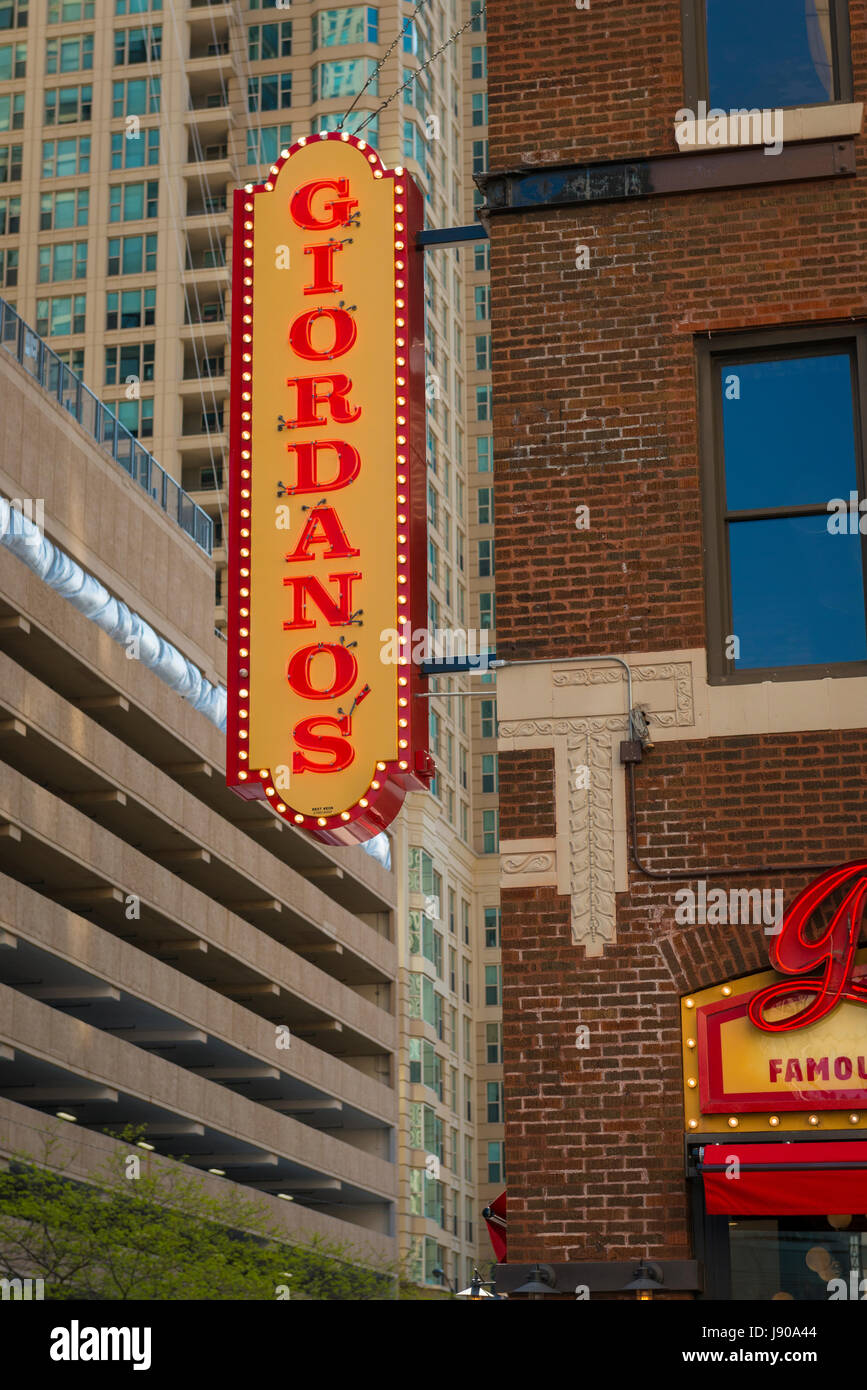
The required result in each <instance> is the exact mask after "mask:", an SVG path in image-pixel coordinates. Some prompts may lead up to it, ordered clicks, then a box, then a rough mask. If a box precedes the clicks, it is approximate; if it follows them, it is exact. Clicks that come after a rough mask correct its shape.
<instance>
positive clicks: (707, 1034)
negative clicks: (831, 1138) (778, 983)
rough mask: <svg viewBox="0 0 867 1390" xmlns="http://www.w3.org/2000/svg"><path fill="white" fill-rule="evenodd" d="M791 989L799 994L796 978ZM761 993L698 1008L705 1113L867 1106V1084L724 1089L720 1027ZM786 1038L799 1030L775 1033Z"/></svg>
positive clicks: (740, 1014) (701, 1101) (752, 992)
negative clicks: (859, 1087)
mask: <svg viewBox="0 0 867 1390" xmlns="http://www.w3.org/2000/svg"><path fill="white" fill-rule="evenodd" d="M792 992H793V993H797V981H796V980H793V981H792ZM758 993H759V988H756V989H754V990H750V991H749V992H748V993H745V994H738V995H735V996H734V997H733V998H726V999H720V1000H716V1001H715V1002H712V1003H710V1004H701V1005H699V1007H698V1008H697V1009H696V1020H695V1026H696V1041H697V1051H698V1078H699V1105H700V1109H701V1113H702V1114H707V1115H714V1114H736V1113H737V1112H738V1111H740V1112H742V1113H748V1112H753V1111H760V1112H766V1111H771V1112H774V1113H775V1112H777V1111H790V1110H791V1111H803V1110H805V1109H813V1110H842V1109H846V1108H849V1109H858V1108H861V1109H864V1108H865V1107H867V1084H865V1087H864V1089H863V1090H860V1091H859V1090H854V1089H850V1090H847V1091H840V1090H827V1091H819V1090H811V1091H804V1092H801V1093H800V1094H799V1093H797V1092H795V1091H787V1092H785V1093H784V1094H780V1092H778V1091H777V1092H771V1091H747V1092H740V1091H729V1092H727V1091H726V1090H725V1088H724V1083H723V1070H722V1046H721V1030H722V1025H723V1023H726V1022H729V1021H730V1020H732V1019H735V1018H742V1017H744V1015H746V1014H747V1012H748V1009H749V1005H750V1000H751V999H752V998H753V997H754V996H755V995H756V994H758ZM774 1036H776V1037H777V1038H779V1040H780V1042H781V1043H782V1040H783V1039H789V1038H796V1037H797V1036H798V1034H797V1033H785V1032H783V1033H779V1034H775V1035H774Z"/></svg>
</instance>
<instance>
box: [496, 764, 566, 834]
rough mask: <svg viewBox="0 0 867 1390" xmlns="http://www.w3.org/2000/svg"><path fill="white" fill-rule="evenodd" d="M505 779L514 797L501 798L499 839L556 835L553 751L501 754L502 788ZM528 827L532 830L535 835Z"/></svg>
mask: <svg viewBox="0 0 867 1390" xmlns="http://www.w3.org/2000/svg"><path fill="white" fill-rule="evenodd" d="M503 778H505V779H506V781H507V782H508V785H509V787H510V788H512V789H513V791H514V796H510V797H502V798H501V803H500V839H501V840H517V839H542V838H543V836H547V835H554V834H555V833H556V825H555V819H556V818H555V815H554V750H553V749H552V748H542V749H527V750H526V751H522V752H516V753H501V754H500V783H501V785H502V781H503ZM528 826H532V827H533V829H532V833H531V832H530V831H529V830H528V829H527V827H528Z"/></svg>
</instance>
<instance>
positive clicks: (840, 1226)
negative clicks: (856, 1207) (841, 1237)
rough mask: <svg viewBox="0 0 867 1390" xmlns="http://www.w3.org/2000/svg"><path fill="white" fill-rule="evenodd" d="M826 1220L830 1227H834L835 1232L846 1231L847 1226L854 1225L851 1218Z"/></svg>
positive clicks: (842, 1217) (843, 1217)
mask: <svg viewBox="0 0 867 1390" xmlns="http://www.w3.org/2000/svg"><path fill="white" fill-rule="evenodd" d="M825 1220H826V1221H827V1222H828V1225H829V1226H833V1227H834V1230H835V1231H845V1229H846V1227H847V1226H851V1225H852V1218H851V1216H827V1217H826V1218H825Z"/></svg>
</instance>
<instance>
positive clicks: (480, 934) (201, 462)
mask: <svg viewBox="0 0 867 1390" xmlns="http://www.w3.org/2000/svg"><path fill="white" fill-rule="evenodd" d="M416 11H417V12H416ZM462 28H464V32H463V33H462V34H461V35H460V37H458V38H457V39H456V40H455V41H454V42H449V40H450V38H451V36H452V35H454V34H456V33H457V31H458V30H460V29H462ZM441 48H442V49H443V51H442V52H441V53H440V54H439V56H436V57H434V55H435V54H436V53H437V51H438V50H439V49H441ZM380 63H382V66H381V67H379V68H378V65H379V64H380ZM377 69H378V70H377ZM398 89H402V90H400V91H398ZM389 98H392V99H391V100H388V99H389ZM386 101H388V104H385V105H384V104H383V103H386ZM350 108H352V109H351V111H350ZM380 108H382V109H380ZM341 120H345V128H346V129H348V130H351V131H355V132H357V133H358V134H360V135H361V137H362V138H364V139H366V140H368V141H369V142H370V143H371V144H372V145H374V146H375V147H376V148H377V149H378V150H379V151H380V152H381V154H382V156H383V158H384V159H385V160H387V161H388V162H389V163H390V164H403V165H405V166H406V167H407V168H408V169H409V170H410V172H411V173H412V175H413V177H414V178H415V179H416V180H417V182H418V183H419V185H420V187H421V188H422V190H423V192H424V197H425V207H426V223H427V225H428V226H429V227H437V228H439V227H452V226H456V225H465V224H468V223H470V222H472V221H473V219H474V213H475V209H476V207H477V206H478V204H479V201H480V195H479V194H478V192H477V191H476V190H475V188H474V185H473V182H472V175H473V173H478V172H480V171H482V170H483V169H484V168H485V167H486V165H487V96H486V16H485V8H484V4H483V0H427V3H426V4H423V5H422V6H411V5H409V4H407V3H395V0H391V3H389V4H379V5H373V6H371V5H353V6H343V7H337V8H335V7H334V6H328V5H327V4H323V3H321V0H313V3H308V2H307V0H303V2H302V0H296V2H295V3H289V0H286V3H284V4H279V3H277V0H250V3H249V4H242V3H231V4H229V3H214V4H202V3H199V2H198V0H190V3H186V4H184V3H182V0H175V3H169V0H30V2H29V4H28V0H8V3H7V0H0V294H2V295H3V296H4V297H5V298H6V299H7V301H8V302H10V303H11V304H12V305H14V307H15V309H16V310H17V312H18V313H19V314H20V315H21V317H22V318H23V319H25V320H26V321H27V322H28V323H29V324H30V325H32V327H33V328H34V329H36V330H37V332H38V333H39V334H40V335H42V336H43V337H44V338H45V339H46V340H47V341H48V342H49V343H50V346H51V347H52V349H53V350H54V351H55V352H56V353H58V354H59V355H60V357H61V358H62V359H63V361H64V362H65V363H66V364H67V365H68V366H69V367H70V368H71V369H72V370H73V371H75V372H76V373H77V374H79V375H80V376H81V377H82V378H83V379H84V381H86V382H87V384H88V386H89V387H90V388H91V390H93V391H94V392H95V393H96V394H98V395H99V396H100V397H101V398H102V399H103V400H104V401H105V402H106V403H107V404H108V405H109V406H110V407H111V409H112V411H114V412H115V413H116V414H117V416H118V417H119V419H120V421H121V423H122V424H123V425H124V426H126V428H127V429H129V430H130V431H131V432H132V434H133V435H134V436H136V438H138V439H139V440H140V441H142V443H143V444H144V445H145V446H146V447H147V449H148V450H150V451H151V453H152V454H153V455H154V456H155V457H156V458H157V459H158V460H159V462H160V463H161V464H162V465H163V467H164V468H165V470H166V472H167V473H168V475H170V478H173V479H175V480H176V481H177V482H178V483H179V484H180V485H181V486H182V487H183V488H184V489H185V491H186V493H187V494H188V495H189V496H190V497H191V498H192V499H193V500H194V501H195V502H196V503H198V504H199V505H200V506H201V507H202V508H203V509H204V511H205V512H206V513H207V514H208V516H209V517H210V518H211V521H212V524H213V535H212V543H213V559H214V566H215V570H214V579H215V621H216V626H217V628H218V629H222V627H223V626H224V620H225V608H224V582H223V574H224V568H225V560H226V552H225V547H224V538H223V523H224V518H225V515H226V507H227V494H226V490H225V483H226V470H227V457H228V435H227V426H228V410H229V403H228V388H229V383H228V376H227V370H228V367H227V362H228V353H227V345H228V334H229V326H230V325H229V318H228V315H229V295H228V288H229V268H228V267H229V265H230V263H231V217H230V211H229V209H230V207H231V200H230V196H229V195H230V192H231V190H232V189H233V188H235V187H238V186H241V185H243V184H245V183H247V182H251V181H258V180H260V179H261V178H263V177H265V175H266V173H267V170H268V168H269V166H270V164H271V162H272V161H273V160H274V159H275V158H276V156H277V154H278V153H279V151H280V150H281V149H283V148H286V147H287V146H288V145H289V144H290V143H291V142H293V141H294V140H296V139H298V138H299V137H300V136H309V135H311V134H314V135H315V134H316V133H318V132H320V131H322V130H330V129H333V128H334V127H335V126H336V125H337V123H338V122H339V121H341ZM488 271H489V246H488V242H487V240H485V239H480V240H476V241H470V242H466V243H459V244H456V245H446V246H440V247H432V248H429V249H428V250H427V251H426V252H425V297H426V312H427V322H428V332H427V340H428V364H427V397H428V411H429V414H428V432H427V442H428V465H429V467H428V511H429V524H430V544H429V587H430V599H429V620H430V627H431V628H432V629H433V630H443V629H445V630H456V629H457V630H460V631H467V632H469V633H470V634H472V635H473V636H472V637H471V640H473V638H475V640H476V642H478V640H479V639H478V637H477V634H478V632H479V630H484V631H486V632H487V634H488V642H489V644H490V646H491V647H493V645H494V633H495V627H496V613H495V604H494V557H493V520H494V518H493V493H492V488H491V477H492V475H491V467H492V447H491V445H492V441H491V423H490V422H491V411H492V402H491V386H490V367H491V345H490V294H489V288H488ZM163 490H164V492H165V491H166V489H165V488H164V489H163ZM163 500H164V501H165V499H163ZM172 505H173V503H172V501H171V499H169V509H171V506H172ZM200 540H201V542H202V543H203V544H204V545H205V548H207V545H208V540H209V538H208V537H207V536H206V535H203V536H201V537H200ZM435 686H436V682H432V683H431V691H432V699H431V732H432V751H433V754H434V756H435V758H436V761H437V764H438V767H439V773H438V776H437V779H436V782H435V784H434V787H433V789H432V791H433V794H432V795H430V794H424V795H422V794H417V795H414V796H412V797H410V798H409V800H408V803H407V806H406V809H405V811H404V812H403V813H402V815H401V817H400V818H399V820H398V822H397V823H396V824H395V826H394V827H393V844H392V864H393V869H394V874H395V882H396V894H397V905H398V918H397V921H398V927H397V941H398V946H399V955H400V962H401V977H400V978H401V996H400V999H399V1000H398V1001H397V1007H398V1016H399V1018H400V1020H401V1027H402V1029H403V1032H402V1038H401V1042H400V1050H399V1057H400V1068H399V1073H398V1072H396V1074H395V1076H394V1077H393V1078H392V1080H393V1083H394V1084H395V1086H397V1087H398V1088H399V1094H400V1101H401V1116H402V1119H401V1126H402V1128H401V1146H402V1147H401V1154H402V1157H403V1160H404V1163H405V1165H406V1166H405V1167H403V1168H402V1169H401V1183H402V1186H401V1195H400V1203H399V1222H400V1233H401V1249H402V1251H403V1253H404V1254H405V1255H406V1256H407V1257H408V1258H409V1260H410V1261H411V1263H412V1266H413V1268H414V1270H415V1271H416V1272H417V1274H418V1277H419V1278H421V1279H423V1280H425V1281H426V1282H428V1283H431V1284H436V1283H437V1282H439V1276H435V1275H433V1273H432V1271H433V1269H434V1268H442V1269H443V1270H444V1272H445V1275H446V1277H447V1279H448V1280H449V1281H450V1282H452V1283H456V1282H457V1283H461V1284H463V1283H465V1282H466V1280H467V1279H468V1277H469V1275H470V1273H471V1271H472V1267H473V1265H474V1264H475V1263H477V1262H478V1261H484V1260H488V1259H489V1258H490V1249H489V1245H488V1240H487V1235H486V1234H485V1232H484V1223H483V1222H482V1220H481V1215H480V1212H481V1208H482V1207H483V1206H484V1205H485V1204H486V1203H487V1202H488V1201H490V1200H491V1198H493V1197H494V1196H496V1195H497V1193H498V1192H499V1191H500V1190H501V1187H502V1183H503V1178H504V1155H503V1123H502V1121H503V1114H502V1084H501V1075H502V1073H501V1044H500V1023H499V1019H500V972H499V908H498V902H499V888H498V812H497V778H498V773H497V751H496V748H497V744H496V696H495V686H494V678H493V675H492V674H488V675H487V676H484V677H480V676H478V675H474V676H455V677H449V678H441V679H440V682H439V686H438V688H436V689H435ZM458 691H466V692H467V694H466V695H465V696H463V697H460V696H458V697H457V698H456V692H458ZM437 940H439V942H440V945H439V947H438V946H437ZM437 950H439V954H438V955H437V954H436V952H437ZM430 1155H432V1156H433V1158H430V1157H429V1156H430ZM433 1159H436V1162H434V1161H433ZM437 1169H438V1176H436V1175H435V1174H436V1172H437Z"/></svg>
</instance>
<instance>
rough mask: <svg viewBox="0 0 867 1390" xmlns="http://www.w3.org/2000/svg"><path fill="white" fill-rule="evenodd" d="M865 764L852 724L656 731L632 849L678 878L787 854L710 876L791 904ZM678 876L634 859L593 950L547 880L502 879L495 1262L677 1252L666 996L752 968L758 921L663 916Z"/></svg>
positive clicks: (865, 826)
mask: <svg viewBox="0 0 867 1390" xmlns="http://www.w3.org/2000/svg"><path fill="white" fill-rule="evenodd" d="M503 764H504V766H503V771H502V772H501V777H500V789H501V796H502V799H503V803H504V805H509V804H510V803H514V804H519V803H520V801H521V798H522V796H523V787H524V779H523V778H522V777H520V778H519V777H517V776H516V769H515V765H514V763H513V762H510V761H508V760H507V759H506V758H504V759H503ZM865 765H867V731H862V732H860V733H853V732H840V733H823V734H800V735H788V736H783V735H775V736H765V737H755V738H739V739H714V740H707V741H698V740H696V741H692V742H688V743H687V742H685V743H680V744H658V745H657V746H656V748H655V749H654V750H653V752H652V753H649V754H647V755H645V760H644V762H643V764H642V765H641V767H640V768H638V769H637V772H636V805H637V810H638V815H637V823H638V833H639V841H638V843H639V852H640V854H641V857H642V859H643V861H644V863H645V864H646V865H647V867H648V868H650V869H654V870H657V871H660V870H661V871H666V870H667V871H671V872H676V871H689V872H691V875H692V876H691V879H690V880H689V884H690V885H691V886H692V887H693V889H695V888H696V885H697V881H698V880H699V879H700V878H702V877H703V873H702V870H703V869H704V867H705V866H707V865H716V866H720V867H721V866H725V865H732V866H735V865H745V866H750V865H761V864H769V865H776V864H778V863H783V864H790V865H791V866H792V868H791V871H790V872H788V873H784V874H780V873H773V874H761V873H756V874H751V875H748V876H742V877H741V876H739V877H738V878H732V879H731V880H729V879H722V880H720V883H721V885H722V886H724V887H726V888H729V887H730V886H733V887H742V886H747V885H748V886H749V887H750V888H771V889H773V888H782V889H783V890H784V898H785V901H786V902H787V903H788V902H789V901H790V900H791V898H792V897H793V896H794V894H795V893H796V892H798V891H799V890H800V889H801V888H803V887H804V886H805V885H806V884H807V883H808V882H809V881H810V879H811V878H813V877H815V872H813V871H811V870H810V869H809V868H805V866H808V865H810V864H811V863H812V864H816V865H818V864H828V865H830V864H834V863H838V862H843V861H845V860H846V859H855V858H861V857H864V855H865V852H867V801H865V798H864V783H863V775H862V772H861V769H863V768H864V766H865ZM532 823H533V822H532V821H530V822H528V825H527V827H526V828H525V831H524V833H525V834H527V835H529V834H530V829H529V826H530V824H532ZM684 886H687V884H685V883H684V882H683V881H678V882H674V883H670V884H669V883H658V882H655V881H653V880H650V879H647V878H644V877H642V876H641V875H639V874H638V873H637V872H634V871H633V872H632V874H631V876H630V888H629V893H628V895H626V894H624V895H621V896H619V897H618V913H617V941H616V942H615V943H614V944H613V945H611V946H608V947H606V949H605V954H604V955H603V956H602V957H601V959H598V960H588V959H587V958H586V957H585V955H584V952H583V951H582V950H581V949H580V948H578V947H576V946H574V945H573V944H572V942H571V939H570V932H569V916H568V902H567V900H566V899H564V898H561V897H559V896H558V895H557V894H556V892H555V890H554V889H534V890H514V891H510V892H506V893H504V894H503V924H502V930H503V936H502V940H503V979H504V986H503V1019H504V1044H505V1054H504V1062H505V1067H504V1074H505V1086H506V1159H507V1186H508V1193H509V1199H508V1202H509V1205H508V1233H509V1260H510V1262H511V1261H530V1260H535V1259H537V1258H540V1259H541V1258H544V1259H547V1260H549V1261H553V1262H558V1261H567V1260H599V1259H612V1260H614V1259H629V1258H632V1257H635V1256H638V1255H641V1254H645V1255H649V1256H652V1257H654V1258H657V1259H676V1258H686V1257H687V1256H688V1255H689V1250H688V1242H689V1231H688V1220H687V1209H686V1187H685V1183H684V1172H683V1105H682V1085H683V1081H682V1075H681V1062H680V1047H681V1044H680V997H681V996H682V995H683V994H686V993H689V992H690V991H692V990H699V989H703V988H705V987H706V986H708V985H710V984H712V983H715V982H718V981H721V980H725V979H728V978H732V977H734V976H737V975H742V974H746V973H749V972H750V971H753V970H761V969H766V968H767V952H768V944H769V937H768V936H767V935H765V932H764V928H763V927H761V926H746V925H727V926H720V927H713V926H702V925H696V926H678V925H677V924H676V923H675V920H674V918H675V909H676V906H677V900H676V899H675V893H676V891H677V890H678V889H680V888H683V887H684ZM579 1023H581V1024H586V1025H587V1026H588V1027H589V1029H590V1037H589V1047H587V1048H586V1049H583V1048H582V1049H580V1050H579V1049H578V1048H577V1047H576V1036H575V1029H576V1026H577V1025H578V1024H579Z"/></svg>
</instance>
